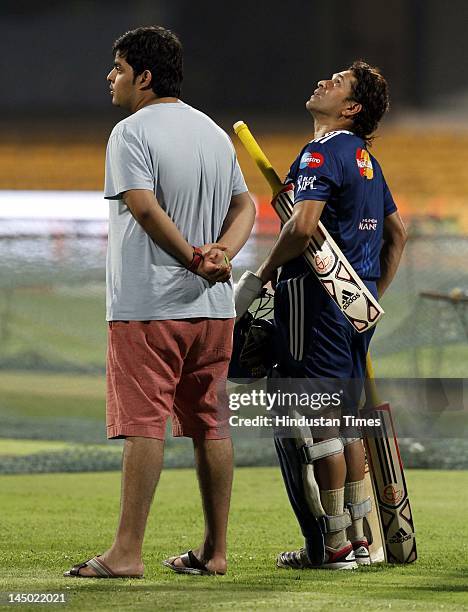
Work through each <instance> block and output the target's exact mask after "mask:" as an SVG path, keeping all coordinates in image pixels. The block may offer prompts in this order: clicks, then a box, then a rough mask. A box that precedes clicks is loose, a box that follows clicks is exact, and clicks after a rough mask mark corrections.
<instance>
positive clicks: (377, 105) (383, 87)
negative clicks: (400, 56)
mask: <svg viewBox="0 0 468 612" xmlns="http://www.w3.org/2000/svg"><path fill="white" fill-rule="evenodd" d="M348 70H350V71H351V72H352V73H353V76H354V78H355V81H354V83H353V85H352V88H351V90H352V96H351V98H352V99H353V100H354V101H355V102H359V104H361V105H362V109H361V110H360V111H359V113H358V114H357V115H354V117H353V122H354V129H353V131H354V133H355V134H356V135H357V136H359V137H360V138H362V139H363V140H364V141H365V143H366V144H367V145H370V144H371V143H372V140H373V136H372V134H373V133H374V132H375V130H376V129H377V126H378V125H379V122H380V120H381V119H382V117H383V116H384V114H385V113H386V112H387V110H388V108H389V94H388V83H387V81H386V80H385V78H384V77H383V76H382V74H381V72H380V70H379V69H378V68H376V67H375V66H370V65H369V64H367V63H366V62H363V61H361V60H357V61H355V62H353V63H352V64H351V66H350V67H349V68H348Z"/></svg>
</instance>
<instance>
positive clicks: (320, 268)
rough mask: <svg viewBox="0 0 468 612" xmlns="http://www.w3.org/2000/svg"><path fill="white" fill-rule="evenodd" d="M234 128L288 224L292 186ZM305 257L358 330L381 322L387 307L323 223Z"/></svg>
mask: <svg viewBox="0 0 468 612" xmlns="http://www.w3.org/2000/svg"><path fill="white" fill-rule="evenodd" d="M234 131H235V133H236V134H237V136H238V137H239V139H240V141H241V142H242V144H243V145H244V147H245V148H246V149H247V152H248V153H249V155H250V156H251V157H252V159H253V160H254V161H255V163H256V164H257V166H258V168H259V169H260V171H261V173H262V174H263V176H264V177H265V178H266V180H267V181H268V183H269V185H270V187H271V190H272V192H273V201H272V206H273V208H274V209H275V211H276V213H277V215H278V217H279V218H280V220H281V222H282V223H286V222H287V221H288V220H289V219H290V218H291V215H292V211H293V206H294V188H293V186H292V185H286V186H285V185H283V183H282V181H281V179H280V178H279V176H278V174H277V173H276V171H275V170H274V168H273V166H272V165H271V163H270V162H269V161H268V159H267V157H266V155H265V154H264V153H263V151H262V150H261V148H260V146H259V145H258V143H257V141H256V140H255V138H254V137H253V135H252V133H251V132H250V130H249V128H248V127H247V125H246V124H245V123H244V122H243V121H238V122H237V123H235V124H234ZM304 258H305V259H306V260H307V263H308V264H309V265H310V267H311V269H312V271H313V272H314V273H315V275H316V276H317V278H318V280H319V281H320V283H321V285H322V287H323V288H324V289H325V290H326V291H327V293H328V294H329V295H330V297H331V298H332V299H333V301H334V302H335V303H336V305H337V306H338V308H339V309H340V310H341V312H342V313H343V315H344V316H345V317H346V318H347V319H348V321H349V322H350V323H351V325H352V326H353V327H354V328H355V329H356V330H357V331H358V332H364V331H366V330H368V329H370V328H371V327H373V326H374V325H375V324H376V323H377V321H379V319H380V318H381V317H382V315H383V314H384V310H383V309H382V307H381V306H380V304H379V303H378V301H377V300H376V299H375V298H374V296H373V295H372V293H371V292H370V291H369V289H368V288H367V287H366V285H365V284H364V283H363V281H362V280H361V279H360V278H359V276H358V275H357V274H356V272H355V271H354V269H353V268H352V266H351V264H350V263H349V262H348V260H347V259H346V257H345V256H344V255H343V253H342V252H341V250H340V248H339V247H338V245H337V244H336V242H335V241H334V240H333V238H332V237H331V236H330V234H329V233H328V231H327V230H326V229H325V227H324V226H323V224H322V223H320V222H319V224H318V226H317V230H316V231H315V232H314V234H313V235H312V237H311V239H310V242H309V245H308V247H307V249H306V250H305V252H304Z"/></svg>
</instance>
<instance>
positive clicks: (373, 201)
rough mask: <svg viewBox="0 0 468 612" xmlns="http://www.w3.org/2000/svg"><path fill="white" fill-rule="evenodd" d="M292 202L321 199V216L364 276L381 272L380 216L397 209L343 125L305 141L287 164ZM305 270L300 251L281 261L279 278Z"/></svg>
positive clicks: (372, 276)
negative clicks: (293, 192) (290, 163)
mask: <svg viewBox="0 0 468 612" xmlns="http://www.w3.org/2000/svg"><path fill="white" fill-rule="evenodd" d="M286 183H294V185H295V200H294V203H295V204H297V203H298V202H301V201H303V200H318V201H321V202H326V205H325V208H324V210H323V213H322V216H321V218H320V221H321V222H322V223H323V225H324V226H325V227H326V228H327V230H328V231H329V232H330V234H331V235H332V237H333V238H334V240H335V241H336V243H337V244H338V246H339V247H340V249H341V250H342V251H343V253H344V255H345V257H346V258H347V260H348V261H349V263H350V264H351V265H352V267H353V268H354V270H355V271H356V272H357V273H358V274H359V276H360V277H361V278H362V279H363V280H377V279H378V278H379V277H380V260H379V259H380V250H381V248H382V238H383V222H384V218H385V217H386V216H388V215H390V214H392V213H394V212H395V211H396V210H397V207H396V205H395V202H394V201H393V198H392V195H391V193H390V190H389V189H388V187H387V183H386V182H385V179H384V176H383V174H382V170H381V168H380V165H379V163H378V162H377V160H376V159H375V157H373V156H372V155H370V153H369V152H368V150H367V149H366V145H365V143H364V141H363V140H362V139H361V138H359V137H358V136H356V135H355V134H353V133H352V132H348V131H345V130H340V131H335V132H329V133H328V134H325V135H324V136H322V137H321V138H316V139H315V140H312V141H311V142H309V143H308V144H307V145H306V146H305V147H304V148H303V149H302V151H301V152H300V154H299V155H298V157H297V159H296V160H295V161H294V163H293V164H292V166H291V168H290V170H289V173H288V175H287V177H286ZM307 271H309V267H308V266H307V264H306V263H305V261H304V260H303V258H302V256H301V257H298V258H296V259H294V260H292V261H290V262H288V263H287V264H285V265H284V266H283V269H282V273H281V280H285V279H288V278H293V277H296V276H298V275H300V274H304V273H305V272H307Z"/></svg>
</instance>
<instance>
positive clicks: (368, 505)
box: [346, 497, 372, 521]
mask: <svg viewBox="0 0 468 612" xmlns="http://www.w3.org/2000/svg"><path fill="white" fill-rule="evenodd" d="M346 507H347V508H348V510H349V513H350V515H351V518H352V520H353V521H356V520H358V519H362V518H364V517H365V516H366V515H367V514H369V512H371V510H372V502H371V498H370V497H368V498H367V499H364V500H363V501H361V502H358V503H357V504H351V503H347V504H346Z"/></svg>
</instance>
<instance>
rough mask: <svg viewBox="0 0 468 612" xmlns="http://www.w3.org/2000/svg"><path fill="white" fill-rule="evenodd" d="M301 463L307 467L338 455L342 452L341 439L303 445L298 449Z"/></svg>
mask: <svg viewBox="0 0 468 612" xmlns="http://www.w3.org/2000/svg"><path fill="white" fill-rule="evenodd" d="M299 452H300V456H301V461H302V463H304V464H306V465H308V464H312V463H314V461H318V460H319V459H323V458H324V457H330V456H331V455H339V454H340V453H342V452H343V441H342V439H341V438H331V440H323V441H322V442H314V444H304V445H303V446H301V448H300V449H299Z"/></svg>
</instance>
